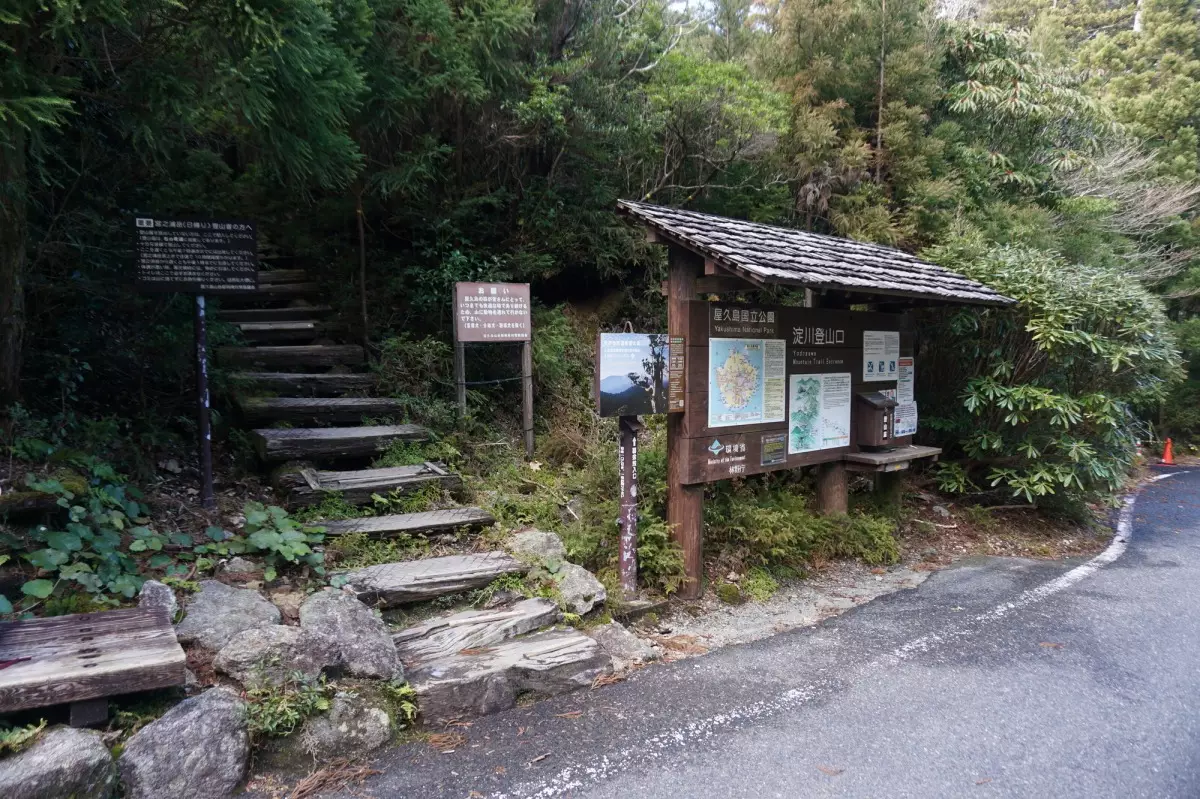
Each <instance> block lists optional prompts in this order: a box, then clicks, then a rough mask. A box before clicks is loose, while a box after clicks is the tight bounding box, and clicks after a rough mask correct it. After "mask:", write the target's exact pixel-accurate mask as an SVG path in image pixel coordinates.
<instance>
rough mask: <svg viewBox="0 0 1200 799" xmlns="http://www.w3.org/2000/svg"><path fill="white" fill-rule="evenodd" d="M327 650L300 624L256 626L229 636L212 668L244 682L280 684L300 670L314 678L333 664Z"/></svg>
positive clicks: (244, 683) (306, 675) (247, 683)
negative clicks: (294, 625)
mask: <svg viewBox="0 0 1200 799" xmlns="http://www.w3.org/2000/svg"><path fill="white" fill-rule="evenodd" d="M328 657H329V654H328V652H327V651H326V650H325V649H324V648H322V647H321V646H319V645H313V642H311V641H309V640H308V639H307V636H306V635H305V634H304V633H302V632H301V631H300V628H298V627H284V626H282V625H275V626H274V627H257V628H255V629H253V630H243V631H242V632H240V633H238V634H237V635H235V636H234V637H233V638H231V639H229V643H227V644H226V645H225V646H223V647H222V648H221V651H220V652H218V653H217V656H216V658H214V659H213V668H214V669H216V670H217V671H219V672H221V673H222V674H228V675H229V676H230V677H233V678H234V679H235V680H237V681H238V682H240V683H242V685H247V686H250V685H255V686H257V685H271V684H274V685H278V684H280V683H283V682H286V681H287V679H288V678H289V677H290V676H292V675H293V674H295V673H296V672H300V673H301V674H303V675H304V676H305V677H309V678H313V677H316V676H318V675H319V674H320V673H321V670H322V669H324V668H325V667H326V666H328V665H330V663H329V660H328Z"/></svg>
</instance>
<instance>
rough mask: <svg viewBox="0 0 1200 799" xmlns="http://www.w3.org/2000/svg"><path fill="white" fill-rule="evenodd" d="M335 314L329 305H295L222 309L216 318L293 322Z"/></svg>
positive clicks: (238, 321) (229, 320) (236, 321)
mask: <svg viewBox="0 0 1200 799" xmlns="http://www.w3.org/2000/svg"><path fill="white" fill-rule="evenodd" d="M331 313H333V308H331V307H330V306H328V305H293V306H288V307H287V308H228V309H227V308H222V309H221V310H219V311H217V314H216V318H217V319H219V320H220V321H222V322H233V323H235V324H237V323H241V322H291V321H297V320H305V319H313V318H315V317H318V316H327V315H328V314H331Z"/></svg>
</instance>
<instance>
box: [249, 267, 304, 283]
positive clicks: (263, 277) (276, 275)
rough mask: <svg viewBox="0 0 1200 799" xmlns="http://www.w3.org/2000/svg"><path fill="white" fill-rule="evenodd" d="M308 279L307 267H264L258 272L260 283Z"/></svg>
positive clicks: (297, 281)
mask: <svg viewBox="0 0 1200 799" xmlns="http://www.w3.org/2000/svg"><path fill="white" fill-rule="evenodd" d="M307 280H308V270H306V269H262V270H260V271H259V273H258V282H259V285H262V284H264V283H303V282H305V281H307Z"/></svg>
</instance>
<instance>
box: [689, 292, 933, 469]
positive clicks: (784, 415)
mask: <svg viewBox="0 0 1200 799" xmlns="http://www.w3.org/2000/svg"><path fill="white" fill-rule="evenodd" d="M685 332H686V333H687V344H688V346H687V347H686V351H687V357H686V362H685V363H684V364H681V365H680V366H682V368H683V369H684V370H685V372H686V386H687V387H686V394H685V396H686V397H687V401H686V412H685V413H684V417H683V419H682V423H681V424H680V426H679V430H680V435H681V437H682V439H683V441H682V442H681V452H682V453H683V459H684V461H685V465H684V468H683V469H682V470H681V472H682V478H683V482H684V483H685V484H697V483H707V482H712V481H715V480H725V479H729V478H732V477H740V476H743V475H750V474H759V473H762V472H769V471H774V470H777V469H790V468H796V467H799V466H806V465H812V464H818V463H823V462H826V461H831V460H836V459H838V458H840V457H841V456H842V455H843V454H844V453H847V452H853V451H857V449H858V444H857V435H858V433H857V428H856V419H855V411H854V408H855V401H854V396H855V393H861V392H865V391H882V392H886V393H889V394H891V395H893V396H894V395H896V393H897V392H898V390H899V391H901V392H904V393H905V394H906V395H907V393H908V392H911V391H912V375H913V365H912V361H913V359H912V345H913V338H912V336H911V335H910V334H907V333H905V334H902V333H901V317H900V316H899V315H897V314H886V313H877V312H869V311H850V310H834V309H815V308H803V307H780V306H774V307H763V306H754V305H746V304H739V303H726V302H703V301H692V302H690V303H688V312H687V324H686V326H685ZM681 343H682V342H681ZM868 351H870V353H871V358H870V359H869V360H870V361H871V362H872V363H871V365H870V366H869V367H868V365H867V361H868V358H867V352H868ZM901 352H903V353H904V357H902V356H901ZM673 354H674V351H672V355H673ZM672 360H673V359H672ZM880 361H882V362H883V363H882V366H880ZM901 381H904V382H903V384H902V383H901ZM915 420H916V404H915V402H914V403H912V405H911V406H908V407H906V408H904V409H902V411H901V413H900V414H899V415H898V417H897V436H899V433H900V431H902V430H910V429H915ZM909 435H911V433H909Z"/></svg>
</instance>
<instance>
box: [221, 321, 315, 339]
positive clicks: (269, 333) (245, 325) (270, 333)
mask: <svg viewBox="0 0 1200 799" xmlns="http://www.w3.org/2000/svg"><path fill="white" fill-rule="evenodd" d="M238 330H240V331H241V333H242V337H243V338H245V339H246V340H247V341H251V342H255V343H264V344H266V343H280V342H288V341H291V342H296V341H312V340H313V339H315V338H316V337H317V336H318V335H320V334H321V333H323V332H324V326H323V325H320V324H318V323H317V322H313V321H305V320H299V321H291V322H239V323H238Z"/></svg>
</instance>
